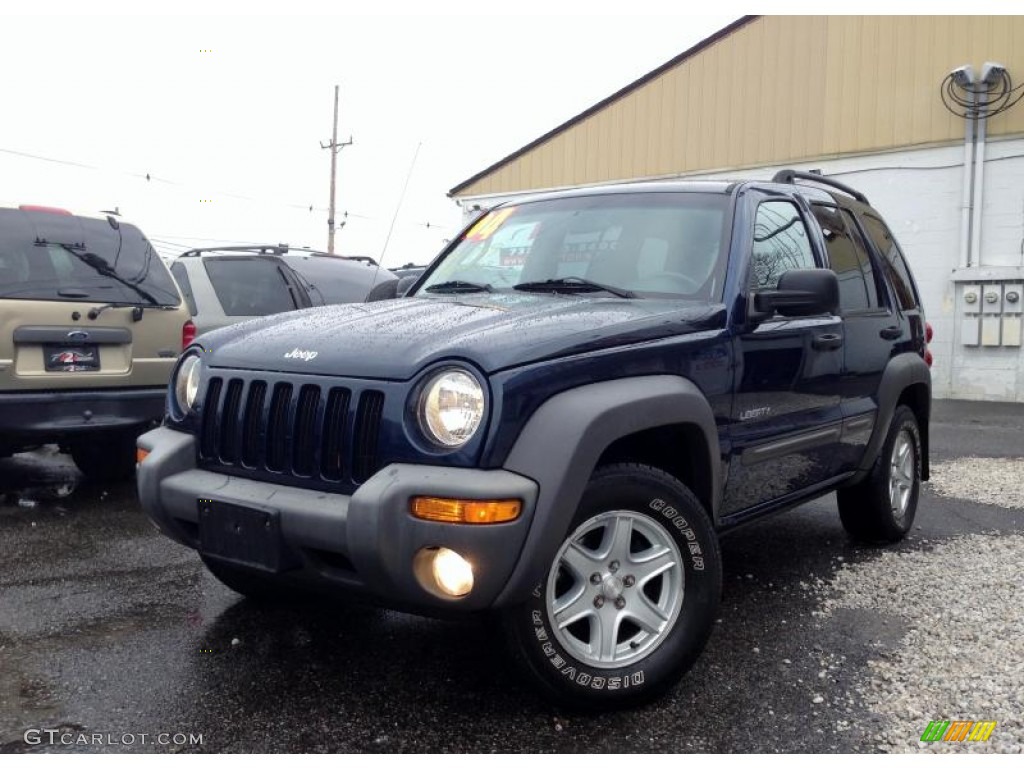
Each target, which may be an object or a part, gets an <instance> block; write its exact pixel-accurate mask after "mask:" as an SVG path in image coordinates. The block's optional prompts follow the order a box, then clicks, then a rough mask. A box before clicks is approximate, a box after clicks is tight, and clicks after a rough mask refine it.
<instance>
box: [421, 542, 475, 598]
mask: <svg viewBox="0 0 1024 768" xmlns="http://www.w3.org/2000/svg"><path fill="white" fill-rule="evenodd" d="M430 570H431V573H432V574H433V576H434V582H435V583H436V584H437V588H438V589H440V590H441V591H442V592H444V593H445V594H446V595H451V596H452V597H462V596H463V595H468V594H469V591H470V590H471V589H473V566H472V565H470V564H469V561H468V560H466V558H464V557H463V556H462V555H460V554H459V553H458V552H453V551H452V550H450V549H446V548H445V547H441V548H440V549H437V550H435V551H434V558H433V562H432V563H431V568H430Z"/></svg>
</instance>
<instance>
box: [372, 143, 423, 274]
mask: <svg viewBox="0 0 1024 768" xmlns="http://www.w3.org/2000/svg"><path fill="white" fill-rule="evenodd" d="M422 146H423V142H422V141H421V142H419V143H418V144H417V145H416V151H415V152H413V155H412V162H411V163H409V172H408V173H406V174H405V183H404V184H403V185H402V194H400V195H399V196H398V205H396V206H395V213H394V215H393V216H392V217H391V226H390V227H388V234H387V237H385V238H384V247H383V248H382V249H381V251H380V258H379V259H377V269H376V270H375V271H374V273H373V280H372V282H371V283H370V285H371V286H373V285H376V284H377V275H378V274H379V273H380V267H381V264H383V263H384V254H385V253H387V252H388V243H390V242H391V233H392V232H394V231H395V222H396V221H398V212H399V211H400V210H401V209H402V201H403V200H405V192H406V190H408V189H409V179H411V178H412V170H413V168H415V167H416V158H418V157H419V156H420V147H422Z"/></svg>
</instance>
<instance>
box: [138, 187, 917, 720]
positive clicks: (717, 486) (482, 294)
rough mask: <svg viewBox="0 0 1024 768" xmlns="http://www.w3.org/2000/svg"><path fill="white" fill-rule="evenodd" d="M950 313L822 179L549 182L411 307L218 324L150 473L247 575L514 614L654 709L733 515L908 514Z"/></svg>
mask: <svg viewBox="0 0 1024 768" xmlns="http://www.w3.org/2000/svg"><path fill="white" fill-rule="evenodd" d="M930 333H931V331H930V328H929V327H928V326H927V325H926V323H925V319H924V316H923V313H922V309H921V305H920V301H919V299H918V293H917V289H916V287H915V285H914V281H913V279H912V277H911V275H910V272H909V269H908V267H907V263H906V260H905V259H904V256H903V254H902V253H901V251H900V247H899V245H898V244H897V243H896V241H895V239H894V238H893V236H892V233H891V232H890V230H889V229H888V227H887V226H886V224H885V222H884V221H883V220H882V217H881V216H880V215H879V214H878V213H877V212H876V211H875V210H873V209H872V208H871V207H870V206H869V204H868V201H867V199H866V198H865V197H864V196H863V195H861V194H860V193H858V192H856V191H855V190H852V189H850V188H848V187H846V186H844V185H842V184H839V183H837V182H834V181H832V180H829V179H826V178H824V177H821V176H816V175H811V174H803V173H799V172H795V171H785V172H780V173H779V174H778V175H776V177H775V178H774V179H773V180H772V181H771V182H764V181H744V182H738V183H726V182H703V183H696V182H665V183H645V184H623V185H616V186H607V187H601V188H590V189H576V190H572V191H569V192H560V193H555V194H548V195H543V196H538V197H534V198H530V199H527V200H520V201H516V202H514V203H511V204H508V205H504V206H500V207H497V208H495V209H493V210H491V211H489V212H488V213H487V214H486V215H484V216H483V217H482V218H480V219H479V220H478V221H476V222H475V223H474V224H472V225H471V226H470V227H468V228H467V229H466V230H465V231H464V232H463V233H462V234H461V235H460V236H459V237H458V238H457V239H456V240H455V241H454V242H453V243H452V244H451V245H450V246H449V247H447V248H446V250H445V251H444V252H443V253H442V254H441V255H440V256H439V257H438V258H437V259H436V260H435V261H434V263H433V264H432V265H431V266H430V267H429V268H428V269H427V270H426V272H425V273H424V274H423V275H421V276H420V277H419V278H418V279H417V281H416V282H415V284H414V285H413V286H412V287H411V289H410V290H409V291H407V292H406V295H405V296H404V297H400V298H395V299H393V300H385V301H380V302H375V303H367V304H359V305H346V306H330V307H317V308H313V309H308V310H301V311H298V312H291V313H288V314H284V315H278V316H275V317H271V318H266V319H260V320H254V321H251V322H247V323H244V324H241V325H237V326H232V327H228V328H224V329H221V330H218V331H215V332H212V333H209V334H206V335H204V336H202V337H200V338H199V339H197V341H196V343H195V344H194V345H192V346H191V347H190V348H189V349H188V350H186V352H185V353H184V355H183V356H182V358H181V360H180V362H179V364H178V367H177V369H176V372H175V374H174V378H173V380H172V383H171V387H170V391H169V393H168V401H167V416H166V419H165V422H164V426H162V427H161V428H160V429H157V430H155V431H152V432H149V433H147V434H146V435H144V436H143V437H142V438H140V440H139V449H140V451H139V458H140V466H139V470H138V485H139V493H140V496H141V498H142V502H143V505H144V507H145V509H146V511H147V512H148V514H149V515H150V516H151V517H152V518H153V520H154V521H155V522H156V523H157V525H158V526H159V527H160V528H161V529H162V530H163V531H164V532H165V533H166V534H167V535H168V536H170V537H171V538H173V539H175V540H176V541H179V542H181V543H182V544H184V545H186V546H189V547H192V548H194V549H196V550H198V552H199V555H200V557H201V558H202V559H203V562H204V563H205V564H206V565H207V567H208V568H209V569H210V571H212V572H213V574H214V575H215V576H216V577H217V578H219V579H220V580H221V581H223V582H224V583H225V584H227V585H228V586H229V587H231V588H232V589H234V590H237V591H238V592H240V593H242V594H244V595H248V596H250V597H252V598H264V599H265V598H274V597H280V596H282V595H288V594H289V593H290V592H291V591H292V590H295V589H305V590H314V591H315V590H327V591H329V592H331V593H334V594H338V595H343V594H349V595H353V596H368V597H371V598H373V599H375V600H378V601H381V602H383V603H384V604H387V605H390V606H394V607H398V608H401V609H405V610H409V611H415V612H421V613H426V614H434V615H444V614H454V613H460V612H484V611H488V612H495V613H497V614H498V616H499V617H500V620H501V624H502V626H503V627H504V631H505V634H506V635H507V637H508V640H509V644H510V646H511V648H512V650H513V652H514V655H515V656H516V657H517V658H518V659H519V661H520V662H521V663H522V666H523V669H525V670H527V672H528V673H529V674H530V675H531V676H532V678H533V679H535V680H536V682H537V683H538V684H539V686H540V687H541V688H542V689H543V690H544V691H545V692H546V693H548V694H549V695H551V696H553V697H555V698H557V699H559V700H561V701H563V702H568V703H570V704H573V705H577V706H583V707H590V708H601V707H614V706H625V705H632V704H636V703H638V702H641V701H644V700H647V699H649V698H651V697H652V696H655V695H657V694H658V693H660V692H662V691H664V690H665V689H666V688H667V687H668V686H670V685H672V684H673V683H674V682H675V681H676V680H677V679H678V678H679V677H680V676H681V675H682V674H683V672H684V671H685V670H686V669H687V668H688V667H689V666H690V665H692V664H693V662H694V660H695V659H696V658H697V656H698V654H699V653H700V651H701V649H702V648H703V646H704V644H705V642H706V641H707V639H708V635H709V634H710V632H711V629H712V627H713V626H714V621H715V614H716V610H717V607H718V601H719V592H720V586H721V572H722V567H721V560H720V555H719V547H718V536H719V534H721V533H723V532H725V531H727V530H729V529H730V528H733V527H734V526H737V525H739V524H741V523H745V522H747V521H751V520H755V519H757V518H760V517H762V516H763V515H766V514H769V513H771V512H777V511H780V510H783V509H786V508H789V507H793V506H794V505H797V504H800V503H802V502H805V501H807V500H808V499H812V498H814V497H816V496H821V495H823V494H826V493H830V492H832V491H836V492H837V493H838V499H839V510H840V515H841V518H842V523H843V525H844V526H845V528H846V530H847V531H848V532H849V534H850V535H851V536H852V537H854V538H856V539H860V540H868V541H874V542H891V541H895V540H897V539H899V538H900V537H902V536H903V535H904V534H906V532H907V531H908V530H909V529H910V526H911V524H912V522H913V520H914V514H915V510H916V507H917V501H918V494H919V490H920V483H921V481H922V480H925V479H927V475H928V418H929V409H930V401H931V379H930V374H929V368H928V363H929V362H930V353H929V352H928V349H927V342H928V340H929V338H928V337H929V335H930Z"/></svg>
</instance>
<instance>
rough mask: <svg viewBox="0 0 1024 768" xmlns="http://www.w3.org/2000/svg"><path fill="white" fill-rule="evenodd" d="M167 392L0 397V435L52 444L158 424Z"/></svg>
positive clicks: (80, 392) (102, 391)
mask: <svg viewBox="0 0 1024 768" xmlns="http://www.w3.org/2000/svg"><path fill="white" fill-rule="evenodd" d="M166 399H167V387H142V388H138V389H135V388H133V389H95V390H74V391H61V390H54V391H48V392H10V393H0V433H2V434H3V435H5V436H17V437H21V438H25V439H31V440H34V441H38V440H41V441H44V442H50V441H56V440H58V439H60V438H62V437H64V436H68V435H75V434H78V433H83V432H91V431H93V430H97V429H119V428H128V427H138V426H143V425H146V424H150V423H155V422H159V421H160V420H161V419H162V418H163V415H164V407H165V403H166Z"/></svg>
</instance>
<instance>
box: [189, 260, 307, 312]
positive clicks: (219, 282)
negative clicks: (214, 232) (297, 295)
mask: <svg viewBox="0 0 1024 768" xmlns="http://www.w3.org/2000/svg"><path fill="white" fill-rule="evenodd" d="M203 266H205V267H206V274H208V275H209V276H210V282H211V283H212V284H213V290H214V291H216V292H217V299H218V300H219V301H220V305H221V307H223V308H224V314H225V315H233V316H245V315H273V314H276V313H278V312H290V311H291V310H293V309H297V308H298V306H297V305H296V303H295V299H294V298H293V297H292V294H291V291H290V290H289V286H288V283H286V282H285V279H284V276H283V275H282V274H281V270H280V264H279V262H278V261H277V260H276V259H265V258H252V259H249V258H235V257H226V256H219V257H215V258H209V259H203Z"/></svg>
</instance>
